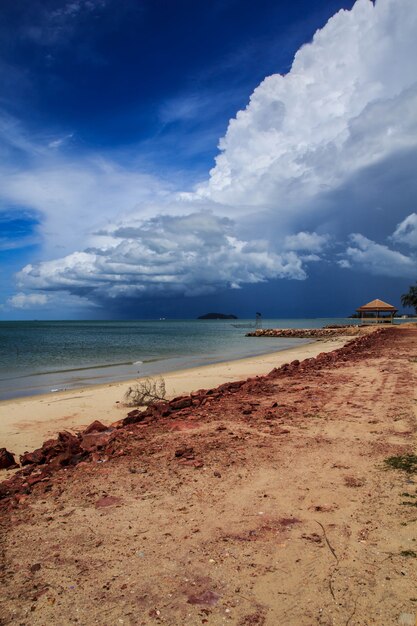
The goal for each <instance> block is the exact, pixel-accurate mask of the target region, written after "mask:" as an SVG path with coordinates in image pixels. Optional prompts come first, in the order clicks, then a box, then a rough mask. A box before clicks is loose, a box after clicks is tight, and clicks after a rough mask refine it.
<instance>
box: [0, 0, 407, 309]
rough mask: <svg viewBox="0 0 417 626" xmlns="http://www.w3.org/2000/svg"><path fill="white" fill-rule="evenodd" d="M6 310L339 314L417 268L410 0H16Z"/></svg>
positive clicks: (395, 296)
mask: <svg viewBox="0 0 417 626" xmlns="http://www.w3.org/2000/svg"><path fill="white" fill-rule="evenodd" d="M2 17H3V19H2V22H1V25H0V78H1V84H2V90H1V93H0V156H1V159H0V319H33V318H36V319H51V318H125V317H134V318H140V317H159V316H165V317H188V316H191V317H194V316H195V315H198V314H201V313H204V312H206V311H207V310H213V309H219V310H226V311H227V312H234V313H236V314H238V315H240V316H251V317H252V316H253V311H254V310H261V311H263V312H264V315H268V316H281V317H282V316H286V315H289V316H300V317H302V316H308V315H313V316H315V315H325V314H329V315H344V314H349V313H351V312H352V311H353V309H354V308H356V306H358V305H360V304H363V303H364V302H365V301H367V300H370V299H373V298H375V297H379V298H382V299H385V300H388V301H391V302H392V303H394V304H396V305H399V303H400V295H401V293H404V291H406V290H407V289H408V286H409V285H410V284H412V283H413V282H414V281H415V280H416V278H417V260H416V246H417V202H416V197H417V193H416V192H417V183H416V176H415V171H416V165H417V113H416V111H417V108H416V100H417V67H416V62H415V58H417V44H416V41H415V39H416V38H415V32H416V26H417V5H416V3H415V2H414V0H377V1H376V2H375V3H372V2H371V1H370V0H358V2H356V3H354V2H352V1H350V2H342V1H336V0H326V1H324V0H319V1H317V2H314V3H312V2H303V1H301V0H300V1H298V2H294V1H289V0H288V1H280V2H277V1H276V0H275V1H269V0H264V1H260V2H258V3H257V4H256V5H254V3H253V2H250V1H249V0H213V1H212V2H210V3H203V2H199V1H197V2H196V1H191V0H175V1H174V2H173V1H171V0H165V1H162V0H161V1H158V0H152V1H151V0H148V1H146V0H144V1H139V0H135V1H133V0H127V1H125V2H123V3H120V2H116V0H59V1H56V0H55V1H54V2H46V1H45V0H43V1H42V2H36V1H35V2H33V1H32V2H29V1H26V0H23V1H22V2H20V3H15V2H11V1H8V0H5V2H4V3H3V4H2Z"/></svg>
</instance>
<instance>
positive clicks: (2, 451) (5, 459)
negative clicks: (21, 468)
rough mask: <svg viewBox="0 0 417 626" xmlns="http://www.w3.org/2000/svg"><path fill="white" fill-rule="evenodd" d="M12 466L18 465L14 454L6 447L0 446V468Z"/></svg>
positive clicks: (10, 467)
mask: <svg viewBox="0 0 417 626" xmlns="http://www.w3.org/2000/svg"><path fill="white" fill-rule="evenodd" d="M14 467H18V465H17V463H16V461H15V458H14V455H13V454H12V453H11V452H9V451H8V450H6V448H0V469H12V468H14Z"/></svg>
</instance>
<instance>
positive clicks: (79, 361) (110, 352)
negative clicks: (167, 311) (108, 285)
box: [0, 318, 354, 400]
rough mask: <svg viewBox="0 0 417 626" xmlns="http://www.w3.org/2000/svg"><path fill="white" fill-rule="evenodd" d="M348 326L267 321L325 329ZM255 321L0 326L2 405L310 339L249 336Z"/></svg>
mask: <svg viewBox="0 0 417 626" xmlns="http://www.w3.org/2000/svg"><path fill="white" fill-rule="evenodd" d="M346 323H354V320H348V319H335V318H331V319H325V318H320V319H264V320H263V321H262V326H263V328H321V327H323V326H325V325H327V324H346ZM254 326H255V323H254V321H253V320H157V321H150V320H146V321H52V322H51V321H30V322H29V321H27V322H0V400H7V399H10V398H17V397H21V396H29V395H36V394H41V393H54V392H56V391H61V390H65V389H76V388H79V387H85V386H89V385H94V384H103V383H108V382H113V381H120V380H128V379H133V378H136V377H142V376H154V375H159V374H163V373H165V372H169V371H174V370H179V369H187V368H191V367H197V366H200V365H208V364H211V363H220V362H222V361H229V360H234V359H242V358H245V357H251V356H256V355H260V354H265V353H268V352H275V351H279V350H285V349H287V348H291V347H295V346H297V345H300V344H303V343H307V340H305V339H282V338H273V337H270V338H267V337H259V338H256V337H246V336H245V334H246V333H247V332H249V330H252V329H253V328H254Z"/></svg>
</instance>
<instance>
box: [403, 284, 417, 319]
mask: <svg viewBox="0 0 417 626" xmlns="http://www.w3.org/2000/svg"><path fill="white" fill-rule="evenodd" d="M401 303H402V305H403V306H410V307H413V308H414V309H415V311H416V313H417V283H416V284H415V285H411V287H410V289H409V290H408V293H404V294H403V295H402V296H401Z"/></svg>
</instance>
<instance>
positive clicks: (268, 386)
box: [0, 328, 417, 626]
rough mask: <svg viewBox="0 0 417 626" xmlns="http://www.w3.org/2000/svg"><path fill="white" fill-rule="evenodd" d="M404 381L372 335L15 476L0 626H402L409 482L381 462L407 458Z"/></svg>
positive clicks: (406, 338)
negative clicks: (158, 625)
mask: <svg viewBox="0 0 417 626" xmlns="http://www.w3.org/2000/svg"><path fill="white" fill-rule="evenodd" d="M416 368H417V329H411V328H410V329H398V328H390V329H384V330H380V331H376V332H375V333H372V334H371V335H369V336H368V337H364V338H360V339H356V340H353V341H352V342H351V343H350V344H348V346H346V347H345V348H341V349H340V350H338V351H336V352H334V353H330V355H329V354H328V355H324V356H323V357H322V358H321V357H320V356H319V357H318V358H317V359H310V360H308V362H307V363H306V362H303V363H301V364H294V365H292V366H290V367H284V368H281V369H280V370H275V371H273V372H272V373H271V374H270V375H269V376H266V377H260V378H256V379H251V380H248V381H246V382H244V383H242V384H241V385H234V384H231V385H224V386H222V388H221V389H219V390H218V391H214V392H213V393H207V394H206V393H201V394H195V395H194V396H193V398H192V405H191V406H188V407H185V408H183V409H181V408H179V407H180V406H181V403H182V404H187V401H185V402H182V401H180V402H177V405H176V406H174V405H172V408H171V409H169V410H166V411H165V414H166V416H165V417H164V416H163V415H164V411H163V409H162V408H158V407H157V408H156V409H154V410H153V411H152V410H151V411H149V412H147V413H146V414H145V419H144V420H143V421H141V422H139V423H133V424H129V425H119V427H118V428H116V429H115V430H114V431H112V432H111V433H109V432H105V433H104V435H103V434H102V435H101V436H102V438H103V439H102V441H105V442H106V443H105V444H103V446H102V447H101V448H100V447H96V448H94V446H93V445H91V452H90V451H85V448H86V447H88V446H87V445H86V444H83V445H84V448H83V450H84V452H83V453H82V454H77V453H76V451H75V452H74V454H73V457H71V455H69V456H68V454H67V456H65V453H64V456H62V455H61V456H60V457H55V460H54V459H52V458H51V462H50V463H49V464H47V465H45V464H43V465H41V466H37V465H33V466H32V465H28V466H27V468H28V469H27V470H25V471H26V474H20V476H19V474H18V475H16V476H15V477H14V478H12V479H11V480H10V481H9V482H8V483H6V485H5V486H4V485H3V488H2V495H3V496H5V497H4V498H3V509H2V548H3V552H2V566H3V586H2V591H1V596H2V600H3V602H2V607H1V609H0V615H1V621H0V623H1V624H16V625H20V626H23V625H25V626H28V625H29V624H34V625H45V626H47V625H51V624H53V625H55V624H59V625H61V624H83V625H90V624H99V625H101V626H103V625H106V626H107V625H117V624H127V625H141V624H144V625H147V624H166V625H181V626H182V625H190V626H193V625H199V624H209V625H221V624H233V625H237V626H261V625H265V626H282V625H285V626H304V625H305V626H310V625H316V624H319V625H322V626H324V625H326V626H328V625H329V626H330V625H341V626H370V625H378V626H385V625H386V626H389V625H393V624H403V625H407V624H410V625H411V624H415V620H416V617H415V615H416V612H417V567H416V565H417V558H415V557H416V553H417V541H416V539H417V532H416V529H417V508H416V504H417V489H416V487H417V484H416V480H417V478H416V475H415V474H407V473H405V472H403V471H399V470H391V469H386V468H385V466H384V459H386V458H387V457H390V456H394V455H404V454H407V453H416V438H415V433H416V414H415V411H414V409H415V405H416V397H415V394H416V385H415V378H416ZM99 417H100V416H99V415H98V416H92V418H93V419H94V418H97V419H99ZM138 419H139V418H138ZM132 421H134V418H132ZM106 437H107V439H106ZM93 439H94V437H92V438H91V441H90V440H88V441H90V443H92V441H93ZM84 441H87V439H84ZM97 441H98V440H97ZM71 445H72V444H71ZM74 445H75V444H74ZM77 445H78V443H77V444H76V446H77ZM76 446H75V447H76ZM54 454H55V453H54ZM57 459H58V460H57ZM43 460H44V459H43ZM47 460H49V458H48V459H47ZM63 463H64V464H65V463H68V465H67V466H65V467H61V465H62V464H63ZM71 463H75V465H74V466H72V465H71ZM49 465H50V468H49V469H48V467H49Z"/></svg>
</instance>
